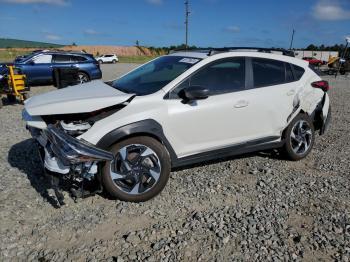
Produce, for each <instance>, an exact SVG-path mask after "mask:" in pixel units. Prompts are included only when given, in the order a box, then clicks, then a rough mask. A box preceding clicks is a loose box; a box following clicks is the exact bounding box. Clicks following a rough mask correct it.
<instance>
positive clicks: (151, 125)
mask: <svg viewBox="0 0 350 262" xmlns="http://www.w3.org/2000/svg"><path fill="white" fill-rule="evenodd" d="M135 135H149V136H151V137H154V138H156V139H157V140H158V141H159V142H161V143H162V144H163V145H164V146H165V147H166V149H167V150H168V152H169V155H170V158H171V161H172V162H175V161H176V160H177V155H176V153H175V151H174V149H173V147H172V146H171V144H170V143H169V141H168V139H167V138H166V137H165V135H164V132H163V128H162V126H161V125H160V124H159V123H158V122H157V121H155V120H153V119H146V120H142V121H138V122H135V123H131V124H128V125H125V126H122V127H119V128H117V129H114V130H113V131H111V132H109V133H108V134H106V135H105V136H103V137H102V138H101V139H100V140H99V141H98V142H97V144H96V146H97V147H99V148H102V149H105V150H107V149H108V148H109V147H110V146H112V145H113V144H115V143H117V142H118V141H120V140H123V139H125V138H128V137H130V136H135Z"/></svg>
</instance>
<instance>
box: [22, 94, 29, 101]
mask: <svg viewBox="0 0 350 262" xmlns="http://www.w3.org/2000/svg"><path fill="white" fill-rule="evenodd" d="M29 97H30V94H29V93H24V94H23V99H24V101H26V100H27V99H28V98H29ZM24 101H23V102H24Z"/></svg>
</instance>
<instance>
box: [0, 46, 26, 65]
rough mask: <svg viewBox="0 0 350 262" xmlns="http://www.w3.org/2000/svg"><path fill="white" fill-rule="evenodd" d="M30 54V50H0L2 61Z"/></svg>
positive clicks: (0, 61) (0, 59)
mask: <svg viewBox="0 0 350 262" xmlns="http://www.w3.org/2000/svg"><path fill="white" fill-rule="evenodd" d="M25 54H28V51H14V50H11V49H8V50H0V63H2V62H12V61H13V60H14V59H15V57H16V56H19V55H25Z"/></svg>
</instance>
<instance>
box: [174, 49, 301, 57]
mask: <svg viewBox="0 0 350 262" xmlns="http://www.w3.org/2000/svg"><path fill="white" fill-rule="evenodd" d="M232 51H255V52H262V53H272V52H281V53H282V55H285V56H291V57H294V56H295V55H294V51H293V50H287V49H283V48H265V47H222V48H194V49H177V50H171V51H170V52H169V54H171V53H176V52H201V53H208V56H211V55H214V54H218V53H225V52H232Z"/></svg>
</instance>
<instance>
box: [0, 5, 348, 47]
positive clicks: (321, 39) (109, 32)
mask: <svg viewBox="0 0 350 262" xmlns="http://www.w3.org/2000/svg"><path fill="white" fill-rule="evenodd" d="M190 11H191V13H190V17H189V44H190V45H196V46H201V47H205V46H212V47H220V46H221V47H223V46H259V47H284V48H288V47H289V45H290V39H291V34H292V30H293V29H295V38H294V44H293V47H296V48H301V47H306V46H307V45H309V44H311V43H312V44H317V45H320V44H325V45H333V44H336V43H338V44H339V43H344V42H345V37H346V36H349V35H350V0H292V1H288V0H246V1H242V0H240V1H237V0H190ZM184 14H185V11H184V0H0V38H16V39H23V40H34V41H42V42H50V43H59V44H72V43H73V42H74V43H76V44H78V45H135V43H136V40H138V41H139V43H140V45H144V46H157V47H160V46H170V45H178V44H182V43H184V38H185V26H184Z"/></svg>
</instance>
